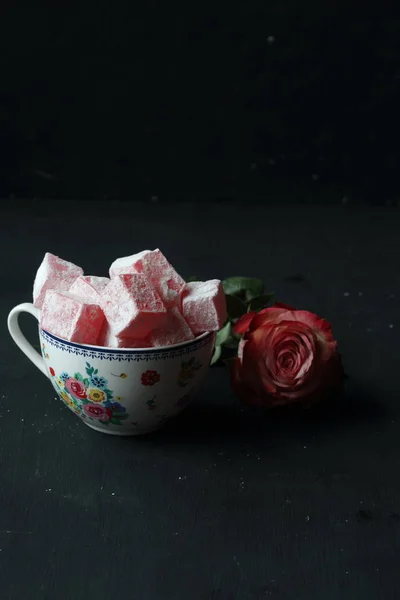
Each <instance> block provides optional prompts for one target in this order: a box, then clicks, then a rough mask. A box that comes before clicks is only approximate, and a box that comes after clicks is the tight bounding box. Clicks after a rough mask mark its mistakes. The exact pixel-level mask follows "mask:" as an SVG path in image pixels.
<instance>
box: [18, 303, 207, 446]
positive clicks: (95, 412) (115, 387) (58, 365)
mask: <svg viewBox="0 0 400 600" xmlns="http://www.w3.org/2000/svg"><path fill="white" fill-rule="evenodd" d="M22 312H27V313H30V314H31V315H33V316H34V317H35V318H36V319H37V320H38V321H39V322H40V310H39V309H38V308H35V307H34V306H33V304H30V303H25V304H19V305H18V306H16V307H15V308H13V309H12V310H11V312H10V314H9V316H8V329H9V332H10V334H11V337H12V338H13V340H14V342H15V343H16V344H17V346H18V347H19V348H20V349H21V350H22V352H24V353H25V354H26V356H27V357H28V358H29V359H30V360H31V361H32V362H33V363H34V365H36V366H37V368H38V369H40V370H41V371H42V373H44V374H45V375H46V377H48V378H49V379H50V381H51V383H52V385H53V387H54V389H55V390H56V392H57V394H58V395H59V396H60V398H61V400H62V401H63V402H64V403H65V404H66V405H67V406H68V408H70V409H71V410H72V411H73V412H74V413H75V414H76V415H77V416H78V417H79V418H80V419H82V421H83V422H84V423H85V424H86V425H88V426H89V427H91V428H92V429H95V430H96V431H101V432H103V433H110V434H113V435H140V434H145V433H149V432H151V431H154V430H156V429H159V428H160V427H161V426H162V425H163V424H164V423H165V422H166V421H167V420H168V419H170V418H171V417H173V416H174V415H176V414H178V413H179V412H180V411H181V410H182V409H183V408H184V407H185V406H187V404H188V403H189V401H190V400H191V398H192V397H193V395H194V393H195V392H196V391H197V390H198V388H199V386H200V384H201V383H202V381H203V379H204V377H205V375H206V373H207V371H208V367H209V365H210V361H211V356H212V352H213V348H214V342H215V334H214V333H204V334H202V335H200V336H199V337H197V338H195V339H194V340H190V341H189V342H182V343H180V344H175V345H174V346H165V347H162V348H143V349H140V348H135V349H133V348H118V349H117V348H106V347H104V346H91V345H88V344H76V343H74V342H68V341H67V340H64V339H62V338H59V337H57V336H55V335H53V334H51V333H49V332H48V331H45V330H43V329H41V328H40V327H39V338H40V347H41V351H42V356H40V354H39V353H38V352H36V350H35V349H34V348H33V346H32V345H31V344H30V343H29V342H28V341H27V339H26V338H25V336H24V335H23V333H22V332H21V329H20V327H19V324H18V317H19V315H20V314H21V313H22Z"/></svg>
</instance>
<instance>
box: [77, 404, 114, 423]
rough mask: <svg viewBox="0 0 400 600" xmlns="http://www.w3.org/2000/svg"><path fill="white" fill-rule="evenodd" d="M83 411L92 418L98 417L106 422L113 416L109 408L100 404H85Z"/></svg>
mask: <svg viewBox="0 0 400 600" xmlns="http://www.w3.org/2000/svg"><path fill="white" fill-rule="evenodd" d="M83 412H84V413H85V415H86V416H88V417H90V418H91V419H98V420H99V421H102V422H103V423H106V422H107V421H109V420H110V419H111V417H112V412H111V410H110V409H109V408H105V407H104V406H99V405H98V404H84V405H83Z"/></svg>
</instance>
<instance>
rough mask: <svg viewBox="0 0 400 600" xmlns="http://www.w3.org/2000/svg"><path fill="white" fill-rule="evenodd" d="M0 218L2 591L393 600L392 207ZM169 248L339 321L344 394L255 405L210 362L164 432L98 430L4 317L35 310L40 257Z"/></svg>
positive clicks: (396, 431) (67, 210)
mask: <svg viewBox="0 0 400 600" xmlns="http://www.w3.org/2000/svg"><path fill="white" fill-rule="evenodd" d="M35 214H36V216H35ZM0 227H1V229H0V248H1V256H2V266H1V283H2V293H1V297H0V311H1V323H2V325H1V327H2V329H1V331H2V336H3V344H2V345H1V348H0V375H1V380H0V381H1V387H0V452H1V455H0V457H1V465H0V477H1V479H0V482H1V484H0V573H1V575H0V588H1V590H0V596H1V598H2V600H3V599H4V600H14V599H26V598H29V599H36V598H37V599H51V600H53V599H55V598H57V600H64V599H65V600H70V599H73V600H81V599H87V598H96V599H98V600H100V599H109V598H113V597H115V596H116V595H118V596H121V597H126V598H127V599H128V598H129V599H135V600H136V599H138V600H180V599H183V598H188V599H190V600H208V599H209V600H211V599H212V600H234V599H235V600H236V599H238V600H250V599H257V600H258V599H261V598H269V597H271V598H277V599H278V598H279V599H285V600H286V599H295V600H312V599H314V598H315V599H318V600H320V599H324V600H337V599H338V598H340V599H341V600H347V599H362V600H368V599H371V600H376V599H378V598H384V599H385V600H388V599H391V598H393V599H394V598H398V597H399V595H400V576H399V566H398V565H399V552H400V485H399V481H398V479H399V463H400V403H399V383H398V380H399V378H398V371H399V366H398V364H399V350H398V348H399V346H398V331H399V328H400V320H399V316H398V301H399V298H400V278H399V264H400V246H399V231H400V229H399V227H400V212H399V210H398V209H396V208H387V207H386V208H382V207H380V208H377V207H370V208H357V209H352V208H350V207H349V206H337V207H323V208H321V207H315V206H296V207H284V208H277V207H268V208H262V207H256V208H252V207H249V206H248V207H243V206H239V205H224V206H212V205H207V206H201V205H194V204H193V205H191V204H189V205H168V206H163V205H161V204H154V205H148V204H147V205H144V204H143V205H141V204H132V205H129V206H127V205H126V204H118V203H104V204H99V203H77V202H76V203H51V202H47V203H44V202H43V203H39V204H37V205H36V208H35V209H34V208H33V205H32V204H31V205H29V204H28V203H22V202H21V203H15V204H14V205H8V206H7V207H3V208H2V222H1V226H0ZM157 246H159V247H161V249H162V250H163V251H164V253H165V254H166V255H167V256H168V257H169V258H170V260H171V262H172V263H173V264H174V265H175V266H176V268H177V269H178V270H179V271H180V272H181V273H182V274H184V275H189V274H196V275H198V276H200V277H204V278H212V277H224V276H228V275H232V274H246V275H254V276H260V277H263V278H264V280H265V282H266V284H267V287H268V288H269V289H271V290H275V291H277V293H278V296H279V298H280V299H281V300H283V301H286V302H288V303H291V304H293V305H295V306H297V307H303V308H307V309H309V310H312V311H315V312H317V313H319V314H320V315H322V316H325V317H326V318H328V319H329V320H331V321H332V322H333V325H334V332H335V335H336V337H337V338H338V340H339V342H340V349H341V352H342V354H343V357H344V362H345V366H346V370H347V373H348V375H349V379H348V391H347V399H346V401H345V402H344V403H343V404H338V405H337V406H336V407H335V408H333V409H331V410H323V409H320V410H317V411H315V412H312V413H307V414H305V415H303V416H294V415H290V414H288V415H287V417H286V418H283V417H279V418H277V417H275V418H271V417H269V416H263V415H260V414H259V413H257V414H255V413H254V412H253V411H251V410H249V409H244V408H242V407H241V406H240V405H239V404H238V402H237V401H236V400H235V398H234V397H233V396H232V394H231V393H230V390H229V385H228V377H227V373H226V371H225V370H224V369H223V368H215V369H212V370H211V371H210V375H209V377H208V380H207V383H206V385H205V387H204V389H203V392H202V394H201V395H200V396H199V398H198V400H197V401H196V402H195V403H194V404H193V405H191V406H190V407H188V408H187V410H186V411H185V412H184V413H183V414H182V415H181V416H180V417H179V418H178V419H176V421H175V422H173V423H171V424H170V425H169V427H168V428H166V429H165V430H164V431H161V432H159V433H157V434H154V435H152V436H150V437H147V438H129V439H122V438H121V439H120V438H114V437H112V436H103V435H100V434H98V433H97V432H94V431H92V430H90V429H89V428H87V427H85V426H84V425H83V424H82V423H81V422H80V421H78V419H77V418H76V417H75V416H74V415H73V414H72V413H70V412H69V411H68V409H67V408H65V407H64V406H63V405H62V404H61V402H60V401H59V400H58V399H56V398H55V397H54V392H53V390H52V388H51V386H50V385H49V383H48V382H46V380H45V378H44V377H43V375H42V374H41V373H40V372H39V371H38V370H37V369H36V368H35V367H34V366H33V365H32V364H31V363H30V362H29V361H28V360H27V359H26V358H25V356H23V355H22V353H21V352H20V351H19V350H18V348H17V347H16V346H15V345H14V344H13V342H12V341H11V339H10V338H9V336H8V333H7V331H6V324H5V321H6V316H7V312H8V311H9V309H10V308H11V307H12V306H13V305H15V304H17V303H19V302H23V301H30V299H31V286H32V281H33V277H34V274H35V271H36V269H37V267H38V265H39V263H40V261H41V259H42V255H43V254H44V252H45V251H51V252H54V253H56V254H58V255H60V256H62V257H63V258H66V259H68V260H71V261H73V262H77V263H79V264H81V265H82V266H83V267H84V268H85V271H86V272H87V273H93V274H97V275H101V274H103V273H106V271H107V268H108V265H109V264H110V263H111V261H112V260H113V259H114V258H115V257H117V256H122V255H126V254H130V253H133V252H136V251H139V250H141V249H143V248H153V247H157ZM22 327H23V329H24V331H25V332H26V334H27V335H28V336H29V337H30V339H31V340H35V339H36V337H35V336H37V333H36V323H35V322H34V320H33V319H31V318H29V317H28V316H27V317H26V318H24V319H22ZM36 344H37V340H36Z"/></svg>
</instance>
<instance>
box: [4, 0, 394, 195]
mask: <svg viewBox="0 0 400 600" xmlns="http://www.w3.org/2000/svg"><path fill="white" fill-rule="evenodd" d="M393 4H394V3H393ZM371 5H373V6H372V7H371V9H368V6H367V7H366V6H365V4H361V3H356V2H346V3H344V2H342V3H340V2H321V1H318V2H317V1H316V0H313V1H309V2H299V1H296V0H268V1H266V0H262V1H261V0H260V1H255V0H253V1H251V2H249V3H244V2H242V3H239V2H237V3H234V4H228V3H224V4H223V5H222V4H220V3H218V6H214V7H212V8H211V7H210V8H208V7H206V6H205V5H204V4H202V5H201V8H198V7H197V6H196V5H195V4H193V3H186V4H185V5H184V6H182V7H179V8H177V7H174V6H171V4H170V3H168V2H161V1H158V2H157V1H156V0H148V1H147V2H145V3H136V2H124V3H122V2H114V3H111V2H109V3H96V5H95V4H94V3H93V4H89V3H87V2H84V3H79V4H78V3H77V4H76V5H75V4H74V3H71V2H68V3H67V2H62V3H54V2H52V3H46V4H44V3H42V4H40V5H39V4H38V3H30V6H29V7H28V8H22V6H18V5H17V4H16V3H15V2H8V1H4V2H3V3H2V8H1V9H0V14H1V19H0V33H1V35H0V45H1V47H0V51H1V52H0V64H1V85H0V95H1V96H0V152H1V164H0V196H6V197H9V196H11V197H13V196H16V197H32V198H34V197H44V198H49V197H51V198H82V199H83V198H85V199H107V198H110V199H120V200H129V199H138V200H149V201H150V200H151V199H153V200H159V201H164V200H169V199H182V200H189V201H190V200H203V201H204V200H225V199H233V200H246V201H247V200H253V201H262V202H275V201H288V202H293V201H298V202H305V201H308V202H310V201H311V202H321V203H340V202H343V203H349V202H350V203H353V202H354V203H356V202H365V203H382V204H397V203H398V200H399V198H400V184H399V178H398V175H397V164H398V160H399V158H400V156H399V153H400V151H399V143H398V140H399V133H400V132H399V119H398V112H399V106H400V104H399V86H400V60H399V59H400V47H399V40H400V19H399V18H398V16H397V14H395V12H394V10H392V9H390V8H388V6H389V3H385V2H383V3H382V2H381V3H371Z"/></svg>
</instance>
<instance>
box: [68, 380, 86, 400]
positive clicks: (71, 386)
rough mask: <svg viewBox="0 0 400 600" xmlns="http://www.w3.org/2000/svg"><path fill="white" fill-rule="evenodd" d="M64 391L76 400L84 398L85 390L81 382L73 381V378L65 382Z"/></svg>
mask: <svg viewBox="0 0 400 600" xmlns="http://www.w3.org/2000/svg"><path fill="white" fill-rule="evenodd" d="M65 388H66V390H67V391H68V392H69V393H70V394H71V396H74V397H75V398H78V400H84V399H85V398H86V388H85V386H84V385H83V383H82V381H79V380H78V379H75V378H74V377H70V378H69V379H67V381H66V382H65Z"/></svg>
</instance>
